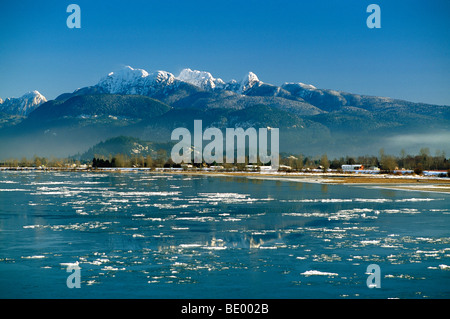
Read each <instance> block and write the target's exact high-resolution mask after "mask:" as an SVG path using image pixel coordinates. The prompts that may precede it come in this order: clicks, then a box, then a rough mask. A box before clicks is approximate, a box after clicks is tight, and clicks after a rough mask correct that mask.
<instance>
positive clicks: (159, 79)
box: [97, 66, 263, 95]
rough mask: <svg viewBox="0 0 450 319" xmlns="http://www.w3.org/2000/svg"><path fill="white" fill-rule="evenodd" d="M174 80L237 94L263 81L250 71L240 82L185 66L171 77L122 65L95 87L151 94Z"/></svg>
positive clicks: (115, 92)
mask: <svg viewBox="0 0 450 319" xmlns="http://www.w3.org/2000/svg"><path fill="white" fill-rule="evenodd" d="M177 81H181V82H186V83H189V84H192V85H194V86H196V87H199V88H201V89H203V90H207V91H210V90H218V89H224V90H229V91H233V92H236V93H239V94H245V92H246V91H247V90H249V89H251V88H252V87H255V86H260V85H262V84H263V82H262V81H260V80H259V79H258V77H257V76H256V74H255V73H253V72H249V73H248V74H247V75H246V76H245V77H244V78H243V79H242V81H240V82H237V81H236V80H231V81H229V82H224V81H223V80H222V79H220V78H214V77H213V76H212V74H211V73H209V72H206V71H198V70H192V69H189V68H186V69H183V70H182V71H181V72H180V74H179V75H178V76H177V77H175V76H174V75H173V74H172V73H169V72H166V71H156V72H154V73H148V72H147V71H145V70H143V69H134V68H132V67H130V66H126V67H125V68H123V69H121V70H119V71H116V72H111V73H109V74H108V75H107V76H106V77H104V78H102V79H101V80H100V81H99V82H98V84H97V86H98V87H100V88H102V89H103V90H104V91H105V92H108V93H112V94H138V95H151V94H152V93H154V92H156V91H157V90H160V89H164V88H165V87H168V86H171V85H173V84H175V83H176V82H177Z"/></svg>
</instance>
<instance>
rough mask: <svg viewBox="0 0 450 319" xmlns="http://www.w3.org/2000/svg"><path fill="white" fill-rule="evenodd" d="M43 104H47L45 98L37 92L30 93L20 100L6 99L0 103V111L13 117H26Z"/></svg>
mask: <svg viewBox="0 0 450 319" xmlns="http://www.w3.org/2000/svg"><path fill="white" fill-rule="evenodd" d="M0 100H1V99H0ZM44 102H47V99H46V98H45V96H43V95H42V94H41V93H39V92H38V91H32V92H28V93H26V94H24V95H23V96H22V97H20V98H7V99H6V100H4V101H0V111H1V112H5V113H8V114H14V115H28V114H29V113H30V112H32V111H34V110H35V109H36V108H37V107H38V106H39V105H41V104H42V103H44Z"/></svg>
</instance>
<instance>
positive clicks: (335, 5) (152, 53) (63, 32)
mask: <svg viewBox="0 0 450 319" xmlns="http://www.w3.org/2000/svg"><path fill="white" fill-rule="evenodd" d="M71 3H76V4H78V5H79V6H80V7H81V26H82V27H81V29H69V28H67V26H66V19H67V17H68V15H69V13H66V8H67V6H68V5H69V4H71ZM371 3H376V4H378V5H379V6H380V7H381V26H382V28H381V29H369V28H367V26H366V18H367V16H368V15H369V13H366V8H367V6H368V5H369V4H371ZM0 37H1V41H0V97H2V98H6V97H12V96H15V97H17V96H21V95H22V94H24V93H25V92H27V91H30V90H34V89H36V90H38V91H40V92H41V93H42V94H44V95H45V96H46V97H47V98H49V99H52V98H55V97H56V96H57V95H59V94H61V93H64V92H72V91H74V90H75V89H77V88H79V87H83V86H88V85H93V84H95V83H97V82H98V80H99V79H100V78H101V77H102V76H104V75H106V74H107V73H109V72H111V71H114V70H117V69H119V68H121V67H122V66H124V65H131V66H132V67H135V68H143V69H146V70H147V71H155V70H166V71H169V72H172V73H174V74H175V75H178V73H179V71H180V70H181V69H182V68H185V67H190V68H192V69H198V70H206V71H209V72H211V73H212V74H213V75H214V76H215V77H220V78H222V79H224V80H226V81H227V80H230V79H232V78H235V79H238V80H240V79H241V78H242V77H243V76H244V75H245V74H246V73H247V72H248V71H253V72H254V73H256V74H257V75H258V77H259V78H260V80H262V81H264V82H267V83H272V84H276V85H281V84H283V83H284V82H303V83H311V84H313V85H315V86H316V87H319V88H329V89H336V90H342V91H347V92H352V93H360V94H368V95H380V96H389V97H394V98H401V99H406V100H410V101H419V102H427V103H436V104H446V105H450V76H449V75H450V1H448V0H435V1H415V0H403V1H396V0H389V1H381V0H370V1H365V0H345V1H344V0H339V1H338V0H329V1H320V0H319V1H295V0H288V1H280V0H276V1H275V0H274V1H263V0H259V1H233V0H226V1H212V0H209V1H195V0H190V1H186V0H183V1H181V0H171V1H162V0H158V1H114V0H110V1H93V0H90V1H84V0H83V1H82V0H69V1H62V0H59V1H28V0H20V1H1V2H0Z"/></svg>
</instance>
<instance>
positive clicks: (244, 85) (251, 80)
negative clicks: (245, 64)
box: [238, 72, 263, 94]
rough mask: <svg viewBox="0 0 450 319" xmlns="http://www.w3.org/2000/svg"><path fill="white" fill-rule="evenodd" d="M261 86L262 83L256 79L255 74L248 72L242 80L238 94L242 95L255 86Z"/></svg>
mask: <svg viewBox="0 0 450 319" xmlns="http://www.w3.org/2000/svg"><path fill="white" fill-rule="evenodd" d="M261 84H263V82H262V81H260V80H259V79H258V77H257V76H256V74H255V73H253V72H248V74H247V75H246V76H245V77H244V78H243V79H242V81H241V84H240V87H239V90H238V92H239V93H241V94H243V93H245V91H247V90H249V89H251V88H252V87H254V86H255V85H256V86H260V85H261Z"/></svg>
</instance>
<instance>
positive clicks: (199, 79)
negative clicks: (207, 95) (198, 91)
mask: <svg viewBox="0 0 450 319" xmlns="http://www.w3.org/2000/svg"><path fill="white" fill-rule="evenodd" d="M177 79H178V80H180V81H184V82H187V83H190V84H192V85H195V86H198V87H200V88H202V89H204V90H213V89H216V88H223V87H224V86H225V82H224V81H223V80H222V79H219V78H218V79H216V78H214V77H213V76H212V75H211V73H209V72H205V71H197V70H191V69H189V68H187V69H183V70H182V71H181V72H180V74H179V75H178V76H177Z"/></svg>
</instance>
